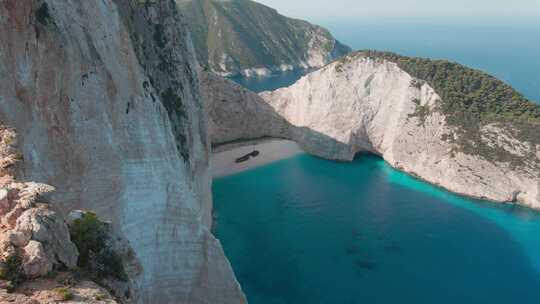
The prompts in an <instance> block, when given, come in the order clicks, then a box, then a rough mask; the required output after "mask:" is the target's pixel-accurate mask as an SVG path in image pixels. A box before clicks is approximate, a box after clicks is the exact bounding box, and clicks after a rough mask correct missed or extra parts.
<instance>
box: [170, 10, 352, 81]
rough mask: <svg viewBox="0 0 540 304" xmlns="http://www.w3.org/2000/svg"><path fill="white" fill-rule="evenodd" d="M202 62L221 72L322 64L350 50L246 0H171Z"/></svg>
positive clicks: (268, 70)
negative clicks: (185, 25)
mask: <svg viewBox="0 0 540 304" xmlns="http://www.w3.org/2000/svg"><path fill="white" fill-rule="evenodd" d="M176 2H177V3H178V5H179V7H180V9H181V10H182V12H183V13H184V15H185V16H186V19H187V25H188V26H189V28H190V30H191V35H192V37H193V42H194V44H195V49H196V51H197V56H198V59H199V62H200V63H201V65H202V66H203V67H205V68H207V69H208V70H209V71H212V72H214V73H217V74H220V75H222V76H237V75H242V76H247V77H250V76H264V75H268V74H271V73H274V72H282V71H289V70H293V69H307V68H313V67H321V66H323V65H325V64H327V63H328V62H330V61H332V60H333V59H335V58H337V57H340V56H343V55H345V54H347V53H349V52H350V51H351V49H350V48H349V47H347V46H345V45H343V44H341V43H340V42H339V41H337V40H336V39H335V38H334V37H332V35H331V34H330V32H328V30H326V29H324V28H322V27H320V26H317V25H313V24H310V23H308V22H306V21H302V20H297V19H291V18H287V17H285V16H282V15H280V14H279V13H278V12H277V11H276V10H274V9H272V8H269V7H267V6H264V5H262V4H259V3H257V2H254V1H250V0H231V1H221V0H176Z"/></svg>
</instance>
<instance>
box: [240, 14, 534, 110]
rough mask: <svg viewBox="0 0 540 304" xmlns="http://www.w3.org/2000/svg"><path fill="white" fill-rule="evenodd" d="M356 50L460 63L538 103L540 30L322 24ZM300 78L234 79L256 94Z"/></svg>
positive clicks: (298, 74)
mask: <svg viewBox="0 0 540 304" xmlns="http://www.w3.org/2000/svg"><path fill="white" fill-rule="evenodd" d="M319 23H321V25H323V26H325V27H327V28H328V29H330V31H331V32H332V33H333V34H334V36H335V37H336V38H337V39H339V40H340V41H342V42H343V43H345V44H347V45H349V46H350V47H351V48H353V49H355V50H359V49H376V50H384V51H392V52H397V53H399V54H402V55H407V56H420V57H428V58H435V59H447V60H451V61H456V62H459V63H461V64H464V65H466V66H469V67H472V68H476V69H479V70H482V71H484V72H487V73H489V74H491V75H494V76H496V77H497V78H499V79H501V80H504V81H505V82H507V83H509V84H511V85H512V86H513V87H514V88H515V89H516V90H518V91H519V92H520V93H522V94H524V95H525V96H526V97H528V98H529V99H531V100H533V101H536V102H540V25H537V26H534V27H533V26H527V25H520V26H516V25H507V24H501V25H500V26H493V25H482V24H478V25H458V26H456V25H441V24H430V23H427V24H426V23H422V24H409V23H406V24H405V23H403V24H402V23H392V24H375V23H352V22H341V23H340V22H319ZM301 76H302V73H301V72H298V71H297V72H289V73H285V74H283V75H280V76H274V77H271V78H251V79H242V78H236V79H234V80H235V81H237V82H238V83H240V84H242V85H244V86H246V87H248V88H250V89H252V90H254V91H256V92H260V91H264V90H273V89H276V88H279V87H283V86H288V85H291V84H293V83H294V82H295V81H296V80H298V78H300V77H301Z"/></svg>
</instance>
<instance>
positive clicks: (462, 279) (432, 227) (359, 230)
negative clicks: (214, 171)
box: [213, 154, 540, 304]
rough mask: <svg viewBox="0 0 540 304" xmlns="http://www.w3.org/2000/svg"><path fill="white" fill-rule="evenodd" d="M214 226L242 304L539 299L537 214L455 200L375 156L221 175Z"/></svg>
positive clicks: (309, 160) (305, 159) (299, 160)
mask: <svg viewBox="0 0 540 304" xmlns="http://www.w3.org/2000/svg"><path fill="white" fill-rule="evenodd" d="M213 192H214V200H215V208H216V226H215V233H216V235H217V237H218V238H219V239H220V240H221V242H222V244H223V246H224V249H225V253H226V254H227V256H228V257H229V259H230V261H231V263H232V266H233V269H234V271H235V273H236V275H237V277H238V279H239V281H240V283H241V285H242V288H243V289H244V291H245V293H246V295H247V297H248V300H249V302H250V303H251V304H284V303H291V304H292V303H294V304H298V303H309V304H315V303H336V304H342V303H345V304H346V303H443V304H444V303H449V304H450V303H452V304H454V303H536V304H537V303H540V240H539V237H540V214H539V213H536V212H533V211H531V210H527V209H525V208H520V207H517V206H503V205H498V204H492V203H486V202H479V201H475V200H470V199H465V198H463V197H460V196H457V195H453V194H451V193H448V192H446V191H444V190H441V189H439V188H436V187H434V186H431V185H429V184H426V183H424V182H421V181H418V180H416V179H414V178H412V177H410V176H408V175H406V174H404V173H401V172H399V171H396V170H394V169H392V168H391V167H389V166H388V165H387V164H386V163H385V162H384V161H383V160H381V159H379V158H377V157H374V156H360V157H359V158H358V159H356V160H355V161H354V162H352V163H341V162H332V161H327V160H322V159H319V158H315V157H311V156H308V155H305V154H302V155H299V156H296V157H293V158H290V159H286V160H282V161H279V162H275V163H272V164H270V165H267V166H263V167H259V168H256V169H253V170H250V171H246V172H243V173H240V174H237V175H233V176H228V177H224V178H220V179H217V180H215V181H214V185H213Z"/></svg>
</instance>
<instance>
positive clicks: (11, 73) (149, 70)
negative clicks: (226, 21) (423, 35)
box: [0, 0, 245, 304]
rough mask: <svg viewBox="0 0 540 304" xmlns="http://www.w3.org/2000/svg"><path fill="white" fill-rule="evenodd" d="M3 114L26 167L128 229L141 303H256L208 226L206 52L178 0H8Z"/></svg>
mask: <svg viewBox="0 0 540 304" xmlns="http://www.w3.org/2000/svg"><path fill="white" fill-rule="evenodd" d="M0 41H2V44H1V45H0V79H2V82H0V120H1V121H2V122H4V123H6V124H8V125H10V126H13V127H15V128H16V129H17V132H18V134H19V140H20V148H21V155H22V157H23V158H24V160H25V161H24V166H23V167H22V168H21V170H20V171H19V173H18V176H19V177H20V178H24V179H25V180H34V181H39V182H42V183H46V184H50V185H54V186H55V187H56V188H57V189H58V190H57V191H56V192H53V193H51V201H54V202H56V204H57V205H58V207H59V209H60V210H62V211H63V212H65V213H68V212H69V211H72V210H78V209H84V210H93V211H95V212H96V213H97V215H98V216H99V217H100V218H104V219H105V220H109V221H111V223H112V226H113V229H115V230H118V231H119V232H120V233H122V234H123V235H125V236H126V237H127V239H128V240H129V242H130V244H131V246H132V247H133V249H134V251H135V253H136V254H137V257H138V258H139V260H140V262H141V264H142V267H143V269H144V270H143V272H142V274H141V275H140V277H138V278H137V282H136V283H137V285H138V286H139V287H140V293H139V297H137V299H136V300H137V301H136V302H140V303H235V304H236V303H245V297H244V295H243V294H242V291H241V289H240V286H239V284H238V283H237V281H236V279H235V277H234V274H233V272H232V269H231V267H230V265H229V262H228V261H227V259H226V258H225V256H224V253H223V250H222V248H221V245H220V244H219V242H218V241H217V240H216V239H215V238H214V236H213V235H212V234H211V232H210V225H211V207H212V205H211V191H210V183H211V179H210V174H209V172H208V153H209V149H210V148H209V142H208V140H207V131H206V120H205V111H204V109H203V105H202V101H201V98H200V93H199V84H198V78H197V74H196V66H197V65H196V60H195V55H194V52H193V50H192V46H191V41H190V39H189V35H188V34H187V31H186V28H185V26H184V23H183V20H182V18H181V16H180V14H179V13H178V11H177V7H176V5H175V3H174V2H173V1H159V2H157V1H131V0H102V1H56V0H46V1H44V0H28V1H20V0H0Z"/></svg>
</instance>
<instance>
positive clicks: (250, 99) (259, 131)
mask: <svg viewBox="0 0 540 304" xmlns="http://www.w3.org/2000/svg"><path fill="white" fill-rule="evenodd" d="M200 79H201V88H202V90H201V93H202V95H203V98H204V100H206V101H211V102H207V110H208V130H209V137H210V141H211V142H212V144H213V145H220V144H225V143H228V142H232V141H236V140H242V139H257V138H261V137H278V138H279V137H283V138H284V137H288V134H289V132H290V128H289V124H288V123H287V121H285V119H284V118H283V117H281V116H280V115H279V114H277V113H276V112H275V111H273V109H272V108H271V107H270V106H269V105H268V104H267V103H265V102H264V100H263V99H262V98H261V97H260V96H259V95H257V94H255V93H253V92H251V91H249V90H247V89H245V88H243V87H241V86H240V85H238V84H236V83H234V82H232V81H230V80H227V79H225V78H223V77H221V76H218V75H216V74H213V73H207V72H204V71H202V72H201V74H200Z"/></svg>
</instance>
